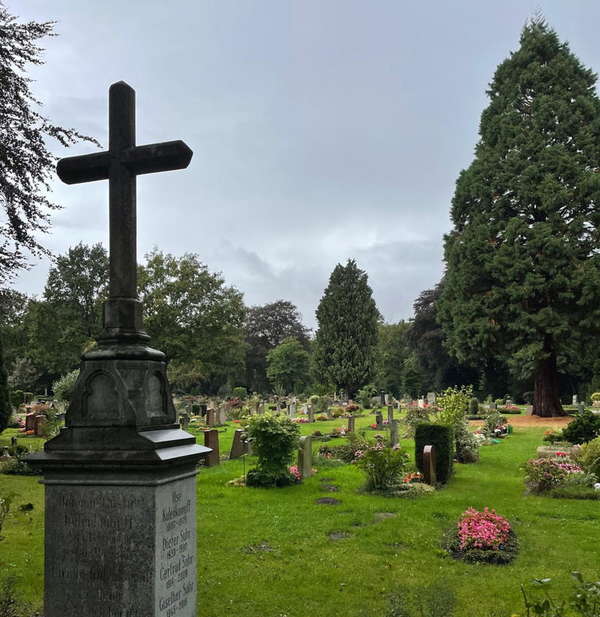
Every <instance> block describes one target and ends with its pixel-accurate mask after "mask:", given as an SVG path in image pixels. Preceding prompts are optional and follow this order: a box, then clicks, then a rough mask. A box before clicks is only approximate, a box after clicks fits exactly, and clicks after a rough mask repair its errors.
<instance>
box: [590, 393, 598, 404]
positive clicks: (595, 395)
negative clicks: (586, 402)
mask: <svg viewBox="0 0 600 617" xmlns="http://www.w3.org/2000/svg"><path fill="white" fill-rule="evenodd" d="M590 398H591V399H592V403H596V402H598V401H600V392H594V393H593V394H592V396H590Z"/></svg>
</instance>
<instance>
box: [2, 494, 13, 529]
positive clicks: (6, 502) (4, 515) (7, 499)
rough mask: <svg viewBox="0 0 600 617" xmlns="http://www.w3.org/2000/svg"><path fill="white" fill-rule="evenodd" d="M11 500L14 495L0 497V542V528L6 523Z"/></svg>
mask: <svg viewBox="0 0 600 617" xmlns="http://www.w3.org/2000/svg"><path fill="white" fill-rule="evenodd" d="M13 498H14V495H13V494H12V493H11V494H8V495H5V494H2V495H0V540H2V539H3V538H2V527H4V523H5V522H6V519H7V517H8V514H9V512H10V508H11V505H12V502H13Z"/></svg>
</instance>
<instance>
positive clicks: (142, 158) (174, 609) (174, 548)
mask: <svg viewBox="0 0 600 617" xmlns="http://www.w3.org/2000/svg"><path fill="white" fill-rule="evenodd" d="M191 158H192V151H191V150H190V149H189V148H188V147H187V146H186V145H185V144H184V143H183V142H182V141H171V142H166V143H158V144H150V145H146V146H136V145H135V92H134V90H133V89H132V88H131V87H130V86H128V85H127V84H126V83H124V82H118V83H116V84H113V85H112V86H111V87H110V91H109V147H108V150H107V151H105V152H99V153H94V154H88V155H84V156H74V157H69V158H64V159H61V160H60V161H59V163H58V167H57V171H58V175H59V177H60V178H61V180H63V182H66V183H67V184H75V183H80V182H91V181H94V180H106V179H108V181H109V231H110V285H109V298H108V300H107V302H106V303H105V306H104V330H103V333H102V335H101V336H100V337H99V338H98V341H97V343H98V344H97V347H96V348H95V349H93V350H91V351H88V352H86V353H85V354H84V355H83V356H82V360H81V371H80V375H79V379H78V380H77V383H76V385H75V390H74V394H73V397H72V399H71V404H70V406H69V409H68V411H67V414H66V419H65V422H66V426H65V428H64V429H63V430H62V431H61V432H60V434H59V435H58V436H57V437H55V438H54V439H51V440H50V441H47V442H46V444H45V446H44V451H43V452H41V453H38V454H34V455H31V456H30V457H29V462H30V463H32V464H34V465H36V466H38V467H40V468H41V470H42V473H43V479H42V480H41V482H42V483H43V484H44V485H45V502H46V505H45V592H44V606H45V608H44V615H45V617H82V616H84V615H85V616H89V615H94V617H117V616H118V617H194V616H195V615H196V580H197V579H196V481H195V476H196V473H197V471H196V470H197V463H198V461H199V459H200V458H201V457H202V456H204V455H205V454H206V453H208V452H209V451H210V450H209V449H208V448H206V447H204V446H199V445H197V444H196V440H195V438H194V437H193V436H192V435H190V434H189V433H186V432H185V431H183V430H181V428H180V427H179V425H178V423H177V415H176V412H175V408H174V406H173V402H172V400H171V393H170V388H169V384H168V381H167V372H166V361H165V355H164V354H163V353H162V352H160V351H157V350H155V349H152V348H151V347H149V346H148V340H149V336H148V334H146V332H145V331H144V328H143V324H142V306H141V304H140V302H139V300H138V298H137V279H136V275H137V271H136V268H137V264H136V176H137V175H139V174H146V173H152V172H159V171H168V170H174V169H183V168H185V167H187V166H188V164H189V162H190V160H191Z"/></svg>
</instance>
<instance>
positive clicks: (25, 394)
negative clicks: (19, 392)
mask: <svg viewBox="0 0 600 617" xmlns="http://www.w3.org/2000/svg"><path fill="white" fill-rule="evenodd" d="M23 399H24V401H23V402H25V403H31V401H33V392H23Z"/></svg>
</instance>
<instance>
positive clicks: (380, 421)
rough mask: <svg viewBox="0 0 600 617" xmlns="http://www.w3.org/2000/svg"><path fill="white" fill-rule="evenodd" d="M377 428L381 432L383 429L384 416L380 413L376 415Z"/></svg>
mask: <svg viewBox="0 0 600 617" xmlns="http://www.w3.org/2000/svg"><path fill="white" fill-rule="evenodd" d="M375 428H376V429H377V430H381V429H382V428H383V414H382V413H381V412H380V411H378V412H377V413H376V414H375Z"/></svg>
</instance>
